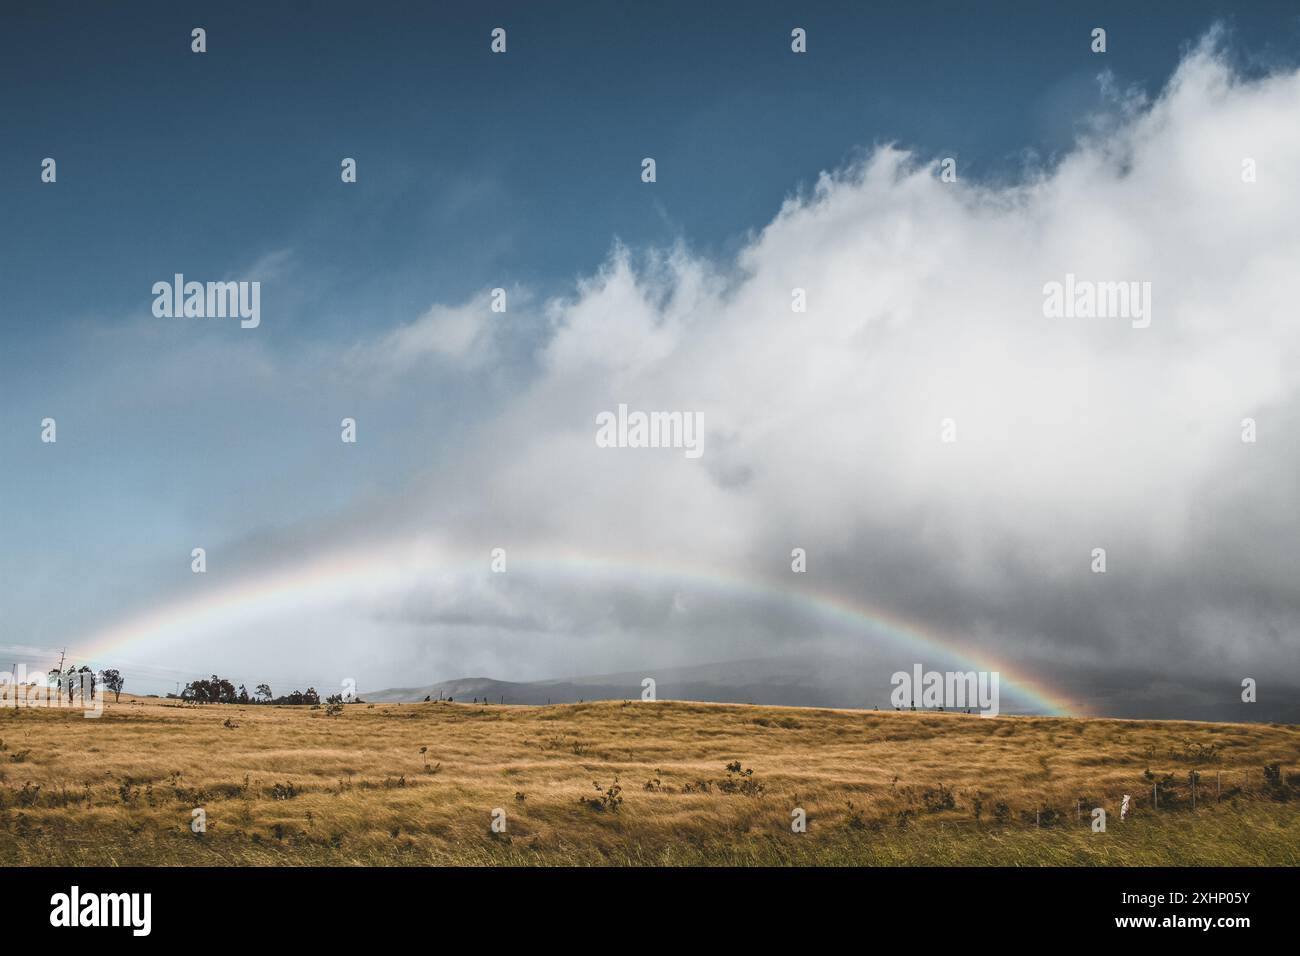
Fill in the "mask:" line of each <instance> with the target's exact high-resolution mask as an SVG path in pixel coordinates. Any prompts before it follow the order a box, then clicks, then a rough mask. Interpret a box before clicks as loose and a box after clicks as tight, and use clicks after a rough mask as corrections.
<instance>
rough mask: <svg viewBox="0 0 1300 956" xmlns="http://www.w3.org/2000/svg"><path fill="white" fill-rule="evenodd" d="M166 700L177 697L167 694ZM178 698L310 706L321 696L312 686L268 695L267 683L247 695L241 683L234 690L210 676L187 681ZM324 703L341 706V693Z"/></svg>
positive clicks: (218, 702)
mask: <svg viewBox="0 0 1300 956" xmlns="http://www.w3.org/2000/svg"><path fill="white" fill-rule="evenodd" d="M167 696H168V697H176V696H177V695H175V694H168V695H167ZM180 699H181V700H185V701H191V702H193V703H196V704H310V705H318V704H320V703H321V696H320V694H319V693H317V692H316V688H315V687H308V688H307V689H306V690H295V691H291V692H290V693H288V694H284V695H282V696H280V697H276V696H275V695H274V694H273V693H272V692H271V687H270V685H269V684H258V685H257V688H256V689H255V690H254V691H253V692H252V693H251V694H250V693H249V692H248V688H247V687H246V686H244V685H243V684H240V685H239V687H238V688H236V687H235V685H234V683H233V682H232V681H229V680H227V679H226V678H224V677H218V676H217V675H216V674H213V675H212V676H211V677H210V678H207V679H201V680H195V681H190V682H189V683H188V684H186V685H185V689H184V690H182V691H181V693H180ZM325 703H327V704H342V703H344V700H343V696H342V695H341V694H333V695H331V696H330V697H327V698H326V699H325Z"/></svg>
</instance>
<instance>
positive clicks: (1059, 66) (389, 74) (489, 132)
mask: <svg viewBox="0 0 1300 956" xmlns="http://www.w3.org/2000/svg"><path fill="white" fill-rule="evenodd" d="M1077 6H1078V9H1077V10H1076V11H1075V12H1071V13H1062V12H1061V10H1060V8H1059V6H1058V5H1056V4H1049V3H1024V4H992V5H989V4H958V3H931V4H908V5H906V7H905V8H903V9H900V10H898V11H891V10H890V9H889V8H887V7H885V6H884V5H879V4H866V3H860V2H852V3H847V2H846V3H816V4H806V3H801V4H793V3H754V2H746V3H743V4H741V3H727V4H721V3H710V4H700V3H654V4H650V3H645V4H633V3H611V2H605V3H563V4H561V3H520V4H481V3H475V4H468V3H458V4H453V3H428V2H421V3H372V4H352V3H348V4H341V3H323V2H299V3H284V4H270V3H211V4H202V3H200V4H194V3H176V2H167V3H131V4H124V5H113V6H112V7H110V6H109V5H105V4H67V3H41V4H30V5H25V6H24V7H22V8H20V7H18V5H14V4H9V5H6V6H5V9H4V12H3V14H0V16H2V17H3V29H0V77H2V80H0V116H3V120H2V121H0V122H2V123H3V136H2V137H0V206H2V207H3V213H4V230H3V233H2V238H0V252H2V253H3V256H2V261H3V263H4V266H3V270H2V271H0V308H3V315H0V322H2V323H3V327H4V329H5V331H6V334H8V335H9V336H10V339H9V345H11V346H13V345H15V344H16V343H17V342H18V341H21V340H23V339H28V338H39V337H40V336H42V335H46V334H53V331H54V330H56V329H57V328H59V327H60V326H61V325H63V324H64V323H74V324H77V323H80V322H84V321H87V320H91V321H96V322H101V321H114V320H117V319H120V318H122V317H123V316H135V315H139V316H141V317H147V315H148V307H149V303H150V301H151V300H150V299H149V297H148V296H147V295H146V294H145V293H144V292H143V291H142V290H147V289H148V288H149V286H150V284H151V283H152V282H154V281H156V280H157V279H158V278H160V277H169V276H170V275H171V274H172V273H173V272H175V271H184V272H186V273H188V274H190V275H192V276H193V277H195V278H213V277H220V276H226V275H234V274H241V275H242V274H243V273H244V272H245V271H246V270H247V268H248V267H249V266H250V264H252V263H254V262H256V261H257V260H258V259H259V258H261V257H263V256H266V255H268V254H271V253H274V252H276V251H277V250H292V252H293V262H294V267H295V270H296V274H297V275H298V276H299V277H302V278H309V279H310V281H307V282H303V283H299V285H298V289H297V291H296V292H295V294H294V300H293V301H292V302H288V301H286V300H285V299H284V298H283V296H284V293H283V291H282V290H277V289H276V288H275V287H274V286H271V285H269V284H268V288H267V290H266V296H267V301H266V302H265V303H264V309H267V310H274V311H275V312H276V314H277V315H279V316H280V317H281V321H279V322H277V323H276V324H275V326H274V327H273V328H270V329H267V330H265V334H268V335H271V336H273V337H275V339H276V340H277V341H284V337H289V338H295V337H296V336H297V335H299V334H310V335H322V336H323V335H329V334H331V333H337V334H339V335H341V336H343V337H345V338H346V337H348V336H349V335H350V334H351V333H353V332H355V331H357V329H356V326H357V325H358V324H359V323H361V324H376V325H389V324H392V323H394V322H396V321H405V320H409V319H410V318H411V317H412V316H413V315H414V314H416V313H418V312H419V311H421V310H423V309H424V308H427V306H428V305H429V304H430V303H431V302H433V301H443V302H455V301H459V300H461V299H462V298H464V297H465V296H466V295H469V294H471V293H472V292H475V291H477V290H480V289H482V288H485V287H490V286H494V285H509V284H512V283H515V282H519V283H524V284H527V285H530V286H532V287H534V288H539V289H542V290H545V291H556V290H561V289H563V288H564V287H565V284H566V283H568V282H570V281H571V280H572V279H573V278H574V277H576V276H578V275H582V274H589V273H590V272H591V271H592V270H593V269H594V268H595V267H596V266H597V265H598V264H599V263H600V261H601V260H602V259H603V258H604V256H605V255H606V254H607V253H608V251H609V248H610V246H611V242H612V241H613V240H614V238H615V237H618V238H621V239H623V240H624V241H626V242H628V243H629V244H631V245H633V246H640V245H642V244H646V243H655V244H663V243H667V242H671V241H673V240H674V239H677V238H684V239H685V240H686V241H688V242H689V243H690V245H691V246H692V247H693V248H695V249H697V250H702V251H706V252H713V253H719V254H723V253H726V252H727V251H729V250H730V249H731V248H733V247H734V246H735V244H736V242H737V241H738V238H739V237H741V236H743V234H744V233H745V231H746V230H749V229H752V228H757V227H761V226H762V225H763V224H764V223H766V222H767V221H769V220H770V219H771V217H772V216H773V214H774V213H775V211H776V210H777V208H778V207H779V205H780V202H781V200H782V199H783V198H784V197H785V196H787V195H789V194H790V193H791V191H792V190H794V189H795V188H797V187H798V186H799V184H804V185H806V184H808V183H810V182H811V181H813V180H814V179H815V177H816V174H817V173H818V171H819V170H822V169H826V168H833V167H836V166H839V165H841V164H843V163H844V162H845V161H846V160H848V159H849V158H851V157H852V156H853V155H854V151H855V149H860V148H862V147H869V146H871V145H873V144H876V143H879V142H884V141H890V140H893V141H897V142H899V143H900V144H902V145H905V146H912V147H915V148H917V149H918V150H919V151H920V152H921V153H922V154H923V155H926V156H939V155H954V156H957V157H958V158H959V161H960V164H961V165H960V171H961V174H962V175H963V176H964V177H966V178H976V179H978V178H997V177H999V176H1004V175H1007V174H1009V173H1011V172H1013V171H1014V170H1015V169H1016V168H1018V167H1019V166H1020V165H1021V164H1022V162H1023V159H1024V157H1025V155H1026V151H1027V150H1030V151H1032V152H1033V153H1034V154H1035V155H1037V157H1038V158H1039V159H1049V160H1050V157H1051V156H1052V155H1053V154H1054V153H1055V152H1056V151H1059V150H1060V149H1062V148H1063V147H1065V146H1066V145H1068V143H1069V141H1070V138H1071V136H1072V135H1073V130H1074V124H1075V122H1076V121H1077V120H1078V118H1079V117H1080V116H1081V115H1082V114H1083V113H1084V112H1086V111H1087V110H1088V109H1089V108H1090V107H1092V106H1095V105H1096V102H1097V94H1096V83H1095V77H1096V75H1097V74H1098V73H1099V72H1100V71H1101V70H1102V69H1107V68H1108V69H1110V70H1112V71H1113V72H1114V73H1115V74H1116V76H1117V78H1118V79H1119V81H1120V82H1121V83H1122V84H1124V85H1130V84H1136V85H1139V86H1142V87H1144V88H1146V89H1148V90H1152V91H1154V90H1155V89H1158V88H1159V87H1160V85H1161V84H1163V82H1164V81H1166V80H1167V78H1168V75H1169V73H1170V71H1171V70H1172V69H1173V68H1174V66H1175V64H1176V63H1177V60H1178V58H1179V55H1180V52H1181V51H1183V50H1184V49H1185V48H1186V46H1187V45H1188V44H1189V43H1190V42H1193V41H1194V40H1195V39H1196V38H1198V37H1199V36H1201V35H1202V34H1204V32H1205V31H1206V30H1207V29H1208V28H1209V27H1210V25H1211V24H1212V23H1213V22H1214V21H1215V20H1216V19H1222V20H1223V21H1224V22H1225V23H1226V25H1227V26H1228V27H1229V29H1230V30H1232V31H1233V32H1234V33H1235V35H1236V37H1237V39H1238V40H1239V41H1240V42H1239V43H1233V44H1232V46H1233V47H1234V48H1238V49H1241V48H1245V49H1250V50H1252V51H1255V53H1256V55H1258V54H1259V51H1264V53H1263V55H1264V57H1265V59H1264V60H1262V61H1260V62H1259V64H1258V65H1261V66H1267V65H1268V59H1267V57H1269V56H1278V57H1289V56H1290V55H1291V51H1294V49H1295V48H1296V39H1297V19H1296V12H1297V10H1300V7H1297V6H1296V5H1295V4H1288V5H1270V4H1252V5H1251V10H1250V11H1248V12H1234V11H1232V10H1231V9H1230V8H1231V5H1230V4H1222V3H1189V2H1180V3H1170V4H1159V5H1152V4H1142V5H1138V4H1132V3H1118V4H1095V3H1094V4H1086V5H1082V4H1080V5H1077ZM1137 7H1143V8H1144V9H1141V10H1139V9H1135V8H1137ZM193 26H203V27H205V28H206V29H207V31H208V44H209V52H208V53H207V54H205V55H202V56H198V55H194V54H192V53H191V52H190V49H189V44H190V40H189V31H190V29H191V27H193ZM495 26H503V27H505V28H506V29H507V30H508V31H509V50H508V53H507V54H506V55H505V56H494V55H492V54H491V53H490V52H489V50H488V42H489V31H490V30H491V28H492V27H495ZM794 26H802V27H804V28H805V29H807V31H808V37H809V40H808V43H809V53H808V54H807V55H805V56H796V55H794V54H792V53H791V52H790V48H789V33H790V29H791V28H792V27H794ZM1094 26H1104V27H1105V28H1106V29H1107V30H1108V33H1109V52H1108V53H1107V54H1105V55H1104V56H1096V55H1093V54H1092V53H1091V52H1090V51H1089V32H1090V30H1091V28H1092V27H1094ZM1269 51H1273V52H1272V53H1270V52H1269ZM45 156H52V157H55V158H56V159H57V160H58V164H59V182H58V184H57V188H48V187H45V186H43V185H42V184H41V183H40V182H39V178H38V175H39V163H40V160H41V159H42V158H43V157H45ZM343 156H352V157H355V158H356V159H357V160H358V161H359V163H360V182H359V183H358V184H357V185H356V186H355V187H351V188H344V187H343V186H342V185H341V184H340V182H339V175H338V173H339V161H340V159H341V158H342V157H343ZM643 156H653V157H655V159H656V160H657V162H658V173H659V181H658V183H657V184H655V185H654V186H653V187H647V186H644V185H643V184H642V183H641V182H640V181H639V175H638V174H639V163H640V160H641V158H642V157H643ZM277 295H280V296H281V297H282V298H281V300H280V301H279V302H277V301H276V296H277ZM363 306H364V308H363Z"/></svg>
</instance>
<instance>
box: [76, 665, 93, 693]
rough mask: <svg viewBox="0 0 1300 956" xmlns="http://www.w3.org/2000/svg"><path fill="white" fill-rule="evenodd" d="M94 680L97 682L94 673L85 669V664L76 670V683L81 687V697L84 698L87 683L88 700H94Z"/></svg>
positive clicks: (87, 668)
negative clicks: (88, 685)
mask: <svg viewBox="0 0 1300 956" xmlns="http://www.w3.org/2000/svg"><path fill="white" fill-rule="evenodd" d="M96 680H97V678H96V677H95V672H94V671H92V670H91V669H90V668H89V667H87V666H86V665H85V664H82V665H81V667H79V668H77V683H79V684H80V685H81V696H82V697H85V696H86V683H87V682H89V683H90V699H91V700H94V699H95V682H96Z"/></svg>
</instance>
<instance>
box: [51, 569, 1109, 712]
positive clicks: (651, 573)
mask: <svg viewBox="0 0 1300 956" xmlns="http://www.w3.org/2000/svg"><path fill="white" fill-rule="evenodd" d="M405 551H406V553H405V554H404V553H403V549H393V548H385V549H382V550H379V549H375V550H368V551H356V552H348V553H344V554H340V555H334V556H331V557H328V558H325V559H321V560H317V561H315V562H311V563H306V564H303V565H296V566H294V567H291V568H288V569H283V570H277V571H274V572H270V573H265V574H261V575H257V576H251V577H247V578H245V579H242V580H240V581H238V582H236V583H233V584H231V585H227V586H220V585H219V586H217V587H215V588H213V587H210V586H206V585H207V581H205V582H204V584H205V587H204V593H203V594H202V595H199V596H195V597H192V598H188V599H178V600H175V601H173V602H170V603H167V604H164V605H161V606H159V607H155V608H151V609H149V610H147V611H144V612H143V613H140V614H137V615H135V616H132V617H129V618H127V619H125V620H122V621H120V622H118V623H115V624H113V625H112V626H110V627H107V628H105V629H103V630H101V631H98V632H96V633H93V634H91V635H89V636H88V637H87V638H86V640H85V642H84V643H82V644H81V645H80V646H79V647H78V648H77V654H78V657H79V659H82V660H90V661H113V660H116V659H121V658H122V656H123V655H124V654H125V653H128V652H129V651H130V649H131V648H133V647H137V646H139V645H142V644H145V643H149V642H154V641H159V642H168V643H174V642H176V641H181V640H184V639H185V638H186V637H187V636H191V635H197V634H199V633H208V634H211V633H212V632H214V631H220V630H223V629H232V628H235V627H237V626H238V625H240V624H241V623H244V622H247V621H252V620H257V619H260V618H265V617H268V616H271V615H275V614H281V613H291V612H292V611H293V610H295V609H299V608H310V607H320V606H324V605H327V604H328V602H329V601H331V600H333V599H336V598H337V597H338V595H339V594H340V593H347V594H352V595H355V594H357V593H364V592H365V591H366V590H370V591H371V592H373V593H376V594H378V593H384V592H391V591H392V590H393V588H394V586H395V585H397V586H400V584H401V582H402V581H404V580H406V581H410V582H412V583H414V582H415V581H417V580H424V581H428V580H429V579H430V577H431V576H438V575H448V574H464V573H467V572H470V573H472V572H475V571H483V572H485V573H486V571H487V567H488V560H489V558H488V556H487V555H486V554H481V555H478V556H477V557H476V558H473V559H467V558H465V557H464V556H456V557H455V558H454V559H453V558H451V557H446V556H444V557H443V558H442V559H440V560H430V559H429V558H428V556H427V553H425V554H423V555H421V554H418V553H416V552H413V551H412V550H411V549H409V548H408V549H405ZM521 568H522V569H524V570H525V571H526V572H527V573H530V574H531V573H536V574H538V575H544V574H552V575H554V574H565V575H570V576H581V577H583V578H586V579H592V580H599V579H602V578H605V579H608V578H610V577H622V578H629V579H636V580H649V581H657V582H662V583H676V582H680V583H684V584H688V585H691V586H693V587H706V588H709V589H711V590H714V591H716V592H719V593H722V594H724V595H726V596H728V597H734V598H737V599H748V600H754V599H766V600H773V599H775V600H779V601H781V602H783V603H784V604H786V605H787V606H790V607H793V608H796V609H798V610H800V611H801V612H804V613H807V614H808V615H810V616H813V617H819V618H823V619H828V620H833V621H835V622H837V623H838V624H840V625H843V626H846V627H848V628H850V629H857V630H866V631H869V632H871V633H874V634H879V635H882V636H884V637H885V638H887V639H888V640H890V641H891V642H892V643H894V644H896V645H898V646H900V647H903V648H907V649H908V650H910V651H914V653H915V655H917V656H918V660H921V661H924V660H925V655H926V654H927V653H929V654H931V655H944V656H945V657H946V658H947V659H950V660H953V661H955V662H958V663H959V664H960V666H961V667H963V668H966V669H975V670H990V671H998V672H999V673H1000V674H1001V680H1002V683H1003V686H1004V687H1005V688H1006V689H1007V690H1008V691H1009V692H1011V693H1013V694H1016V695H1017V696H1019V697H1020V698H1022V699H1023V700H1024V701H1025V703H1026V704H1028V705H1029V706H1030V707H1032V708H1034V709H1035V710H1037V711H1040V712H1042V713H1045V714H1052V715H1067V714H1074V715H1079V714H1086V713H1087V708H1086V707H1084V706H1082V705H1081V704H1080V703H1079V702H1078V701H1075V700H1072V699H1070V698H1069V697H1067V696H1066V695H1064V694H1062V693H1061V692H1059V691H1056V690H1053V689H1052V688H1051V687H1049V686H1048V685H1047V684H1046V683H1045V682H1043V681H1042V680H1041V679H1039V678H1038V677H1036V676H1035V675H1033V674H1030V673H1027V672H1026V671H1025V670H1024V669H1023V668H1021V667H1018V666H1011V665H1008V664H1007V662H1006V661H1005V660H995V659H993V658H991V657H990V656H989V655H988V654H987V653H985V652H981V653H980V654H979V656H978V658H976V657H975V656H974V655H973V653H972V651H971V649H970V648H969V647H966V646H964V645H962V644H961V643H960V642H959V641H957V640H955V639H953V638H952V637H950V636H947V635H945V634H943V633H941V632H939V631H937V630H935V629H934V628H931V627H922V626H919V625H918V624H916V623H914V622H910V621H907V620H905V619H903V618H901V617H899V616H897V615H894V614H892V613H890V612H888V611H886V610H885V609H883V608H880V607H874V606H868V605H865V604H861V603H858V602H855V601H851V600H848V599H846V598H844V597H842V596H840V595H837V594H833V593H830V592H827V591H819V590H816V589H813V588H809V587H806V586H802V585H796V584H794V583H783V582H781V581H777V580H772V579H756V578H746V577H742V576H739V575H736V574H733V573H730V572H727V571H723V570H719V569H717V568H710V567H702V566H695V565H689V564H685V563H682V562H679V561H674V562H673V563H671V564H670V563H666V562H656V561H646V560H645V559H643V558H638V559H633V558H631V557H629V556H623V555H617V554H611V553H602V554H599V555H593V554H590V553H585V552H578V551H559V552H557V551H553V550H548V551H546V552H545V553H542V552H538V553H536V554H535V555H533V556H529V555H527V554H524V553H522V552H521V551H517V550H516V549H511V551H510V554H509V569H510V570H511V571H516V570H519V569H521ZM792 577H793V576H792ZM798 577H799V578H800V579H802V578H805V577H806V575H799V576H798ZM209 580H210V579H209Z"/></svg>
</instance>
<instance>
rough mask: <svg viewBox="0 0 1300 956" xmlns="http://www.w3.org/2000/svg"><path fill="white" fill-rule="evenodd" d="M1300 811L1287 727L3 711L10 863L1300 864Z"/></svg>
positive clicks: (741, 715)
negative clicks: (1124, 807) (1127, 804)
mask: <svg viewBox="0 0 1300 956" xmlns="http://www.w3.org/2000/svg"><path fill="white" fill-rule="evenodd" d="M1274 765H1277V766H1278V767H1279V770H1278V771H1277V773H1273V772H1268V773H1266V771H1265V769H1264V768H1265V767H1267V766H1274ZM1193 773H1197V774H1199V782H1198V784H1197V785H1196V788H1195V789H1196V794H1195V803H1196V805H1195V808H1194V809H1193V806H1192V802H1193V794H1192V789H1193V788H1192V785H1191V778H1190V775H1191V774H1193ZM1153 783H1155V784H1156V786H1157V787H1158V791H1159V792H1158V797H1159V804H1160V805H1159V807H1158V808H1157V807H1156V806H1154V805H1153V792H1152V791H1153ZM1126 793H1127V794H1130V795H1131V798H1132V802H1131V806H1132V810H1131V812H1130V814H1129V818H1128V819H1127V820H1125V821H1121V820H1120V812H1119V808H1120V801H1121V798H1122V795H1123V794H1126ZM1097 806H1100V807H1103V808H1104V809H1105V810H1106V813H1107V821H1106V822H1107V828H1106V832H1105V833H1093V832H1092V829H1091V827H1090V819H1091V818H1090V810H1091V809H1092V808H1093V807H1097ZM200 808H201V809H202V810H203V811H204V813H205V814H206V826H207V829H206V832H205V833H202V834H195V833H193V832H192V830H191V821H192V819H193V811H194V810H195V809H200ZM795 808H801V809H803V810H804V811H805V813H806V817H807V832H805V833H794V832H792V831H791V820H792V811H793V810H795ZM494 810H501V811H504V819H505V831H504V832H502V833H494V832H492V829H491V822H492V816H493V811H494ZM1298 811H1300V728H1297V727H1295V726H1290V725H1260V724H1206V723H1192V722H1180V721H1168V722H1166V721H1123V720H1109V719H1074V718H1047V717H998V718H995V719H981V718H979V717H975V716H966V715H958V714H937V713H926V714H921V713H894V712H872V711H837V710H816V709H799V708H782V707H766V706H747V705H737V704H698V703H681V702H671V701H661V702H655V703H643V702H640V701H636V702H631V703H621V702H600V703H590V704H567V705H557V706H552V707H522V706H520V707H512V706H505V707H501V706H477V705H470V704H462V703H459V702H458V703H454V704H449V703H436V702H435V703H428V704H355V705H349V706H347V707H346V708H344V710H343V713H341V714H338V715H333V716H332V715H330V714H328V713H327V712H326V710H325V709H324V708H321V709H311V708H306V707H269V706H268V707H260V706H234V705H230V706H225V705H212V706H206V707H205V706H195V705H185V704H180V703H178V702H174V701H158V700H144V699H133V698H129V697H127V696H126V695H124V696H123V698H122V701H121V703H119V704H112V703H110V704H109V705H108V706H107V708H106V709H105V712H104V714H103V716H102V717H100V718H99V719H94V720H88V719H85V718H83V717H82V716H81V715H80V714H78V713H71V712H63V711H52V710H14V709H12V708H6V709H3V710H0V861H3V862H4V863H6V864H14V863H20V864H64V863H71V864H165V865H185V864H205V863H206V864H215V863H236V864H267V865H280V864H429V863H439V864H447V863H451V864H457V863H459V864H501V863H511V864H608V863H615V864H617V863H632V864H868V865H892V864H922V865H924V864H958V865H960V864H972V865H982V864H1010V865H1037V864H1067V865H1074V864H1079V865H1091V864H1112V865H1149V864H1173V865H1184V864H1185V865H1198V866H1203V865H1211V864H1223V865H1261V864H1262V865H1288V866H1295V865H1297V864H1300V812H1298Z"/></svg>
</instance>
